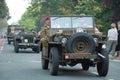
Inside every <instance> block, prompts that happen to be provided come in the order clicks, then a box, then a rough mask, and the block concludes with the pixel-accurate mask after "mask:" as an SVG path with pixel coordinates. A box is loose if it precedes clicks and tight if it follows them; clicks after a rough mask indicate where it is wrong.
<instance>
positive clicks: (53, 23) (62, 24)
mask: <svg viewBox="0 0 120 80" xmlns="http://www.w3.org/2000/svg"><path fill="white" fill-rule="evenodd" d="M50 28H85V29H87V28H88V29H91V28H92V29H93V28H94V20H93V16H50Z"/></svg>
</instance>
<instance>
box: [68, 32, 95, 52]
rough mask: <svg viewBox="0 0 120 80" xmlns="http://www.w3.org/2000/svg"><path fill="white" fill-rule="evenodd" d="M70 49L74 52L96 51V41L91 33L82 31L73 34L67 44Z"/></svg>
mask: <svg viewBox="0 0 120 80" xmlns="http://www.w3.org/2000/svg"><path fill="white" fill-rule="evenodd" d="M67 47H68V51H69V52H71V53H73V52H76V53H77V52H82V53H86V52H90V53H94V51H95V42H94V39H93V37H92V36H91V35H88V34H87V33H84V32H80V33H76V34H74V35H72V36H71V38H70V39H69V41H68V44H67Z"/></svg>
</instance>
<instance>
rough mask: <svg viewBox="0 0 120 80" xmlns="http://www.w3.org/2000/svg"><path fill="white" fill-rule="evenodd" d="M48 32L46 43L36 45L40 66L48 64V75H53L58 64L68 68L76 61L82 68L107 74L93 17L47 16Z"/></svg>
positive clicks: (106, 64) (102, 39)
mask: <svg viewBox="0 0 120 80" xmlns="http://www.w3.org/2000/svg"><path fill="white" fill-rule="evenodd" d="M49 31H50V37H49V39H48V41H47V46H46V47H44V46H43V43H41V46H40V50H41V51H42V69H48V66H49V67H50V74H51V75H57V74H58V71H59V65H61V66H67V65H69V66H71V67H72V66H75V65H76V64H78V63H80V64H81V66H82V69H83V70H89V67H96V68H97V72H98V75H99V76H106V75H107V73H108V68H109V58H108V53H107V51H106V47H105V42H106V41H105V40H104V38H103V36H102V35H98V34H95V30H94V20H93V16H50V29H49ZM46 51H47V52H46Z"/></svg>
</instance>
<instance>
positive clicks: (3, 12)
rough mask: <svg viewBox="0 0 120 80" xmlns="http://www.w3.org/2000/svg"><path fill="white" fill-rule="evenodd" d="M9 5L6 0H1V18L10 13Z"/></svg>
mask: <svg viewBox="0 0 120 80" xmlns="http://www.w3.org/2000/svg"><path fill="white" fill-rule="evenodd" d="M8 13H9V11H8V7H7V5H6V3H5V0H0V18H5V17H6V16H8V15H9V14H8Z"/></svg>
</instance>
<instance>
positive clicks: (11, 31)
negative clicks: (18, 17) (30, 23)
mask: <svg viewBox="0 0 120 80" xmlns="http://www.w3.org/2000/svg"><path fill="white" fill-rule="evenodd" d="M21 31H24V28H23V27H20V26H19V25H9V26H8V28H7V40H8V44H10V43H11V42H13V38H14V35H16V34H17V33H19V32H21Z"/></svg>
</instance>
